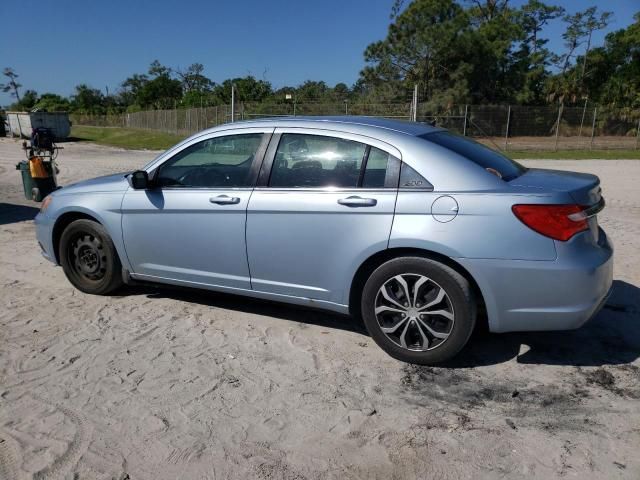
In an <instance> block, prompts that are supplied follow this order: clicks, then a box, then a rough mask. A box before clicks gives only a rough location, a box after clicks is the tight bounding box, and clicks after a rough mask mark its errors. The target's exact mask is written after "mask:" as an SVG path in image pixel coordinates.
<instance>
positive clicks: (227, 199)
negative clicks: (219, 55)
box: [36, 117, 613, 364]
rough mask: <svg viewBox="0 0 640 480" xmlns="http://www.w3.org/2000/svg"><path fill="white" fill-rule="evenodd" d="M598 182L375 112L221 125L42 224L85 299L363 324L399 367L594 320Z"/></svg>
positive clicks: (40, 219)
mask: <svg viewBox="0 0 640 480" xmlns="http://www.w3.org/2000/svg"><path fill="white" fill-rule="evenodd" d="M603 206H604V200H603V198H602V196H601V189H600V182H599V180H598V178H597V177H596V176H593V175H587V174H579V173H567V172H559V171H553V170H540V169H526V168H524V167H522V166H521V165H519V164H517V163H515V162H513V161H511V160H509V159H507V158H506V157H504V156H502V155H500V154H499V153H496V152H494V151H493V150H490V149H489V148H486V147H484V146H482V145H480V144H477V143H475V142H473V141H470V140H468V139H466V138H463V137H459V136H457V135H454V134H452V133H449V132H447V131H446V130H442V129H439V128H435V127H431V126H428V125H424V124H420V123H408V122H400V121H392V120H384V119H373V118H362V117H334V118H326V117H315V118H300V117H297V118H281V119H274V120H260V121H249V122H240V123H233V124H227V125H222V126H219V127H216V128H212V129H210V130H205V131H203V132H200V133H198V134H196V135H194V136H192V137H191V138H189V139H187V140H185V141H183V142H182V143H180V144H178V145H176V146H175V147H173V148H171V149H169V150H167V151H166V152H164V153H162V154H161V155H160V156H158V157H157V158H156V159H155V160H153V161H152V162H151V163H149V164H148V165H147V166H145V167H144V168H143V169H142V170H138V171H135V172H133V173H129V174H119V175H110V176H107V177H102V178H96V179H93V180H88V181H85V182H80V183H77V184H75V185H71V186H68V187H65V188H62V189H60V190H58V191H56V192H54V193H53V194H51V195H50V196H49V197H47V198H46V199H45V201H44V202H43V205H42V210H41V212H40V214H39V215H38V216H37V217H36V225H37V237H38V241H39V243H40V247H41V248H42V251H43V254H44V256H45V257H47V258H48V259H49V260H51V261H52V262H54V263H56V264H58V265H61V266H62V268H63V269H64V272H65V274H66V276H67V278H68V279H69V281H70V282H71V283H72V284H73V285H74V286H75V287H76V288H78V289H79V290H81V291H83V292H86V293H92V294H100V295H105V294H109V293H111V292H113V291H114V290H116V289H117V288H119V287H121V286H122V285H123V283H132V282H136V281H144V282H157V283H165V284H172V285H181V286H190V287H196V288H203V289H211V290H216V291H220V292H228V293H232V294H238V295H247V296H251V297H257V298H262V299H268V300H277V301H282V302H288V303H293V304H298V305H307V306H312V307H319V308H324V309H328V310H332V311H335V312H340V313H345V314H352V315H354V316H360V317H362V319H363V320H364V323H365V325H366V327H367V329H368V331H369V333H370V334H371V337H372V338H373V339H374V340H375V341H376V342H377V343H378V345H380V347H382V348H383V349H384V350H385V351H386V352H388V353H389V354H390V355H392V356H393V357H395V358H397V359H400V360H403V361H406V362H412V363H418V364H433V363H438V362H442V361H445V360H448V359H450V358H451V357H453V356H454V355H456V354H457V353H458V352H459V351H460V350H461V349H462V348H463V347H464V345H465V344H466V343H467V341H468V339H469V336H470V335H471V333H472V331H473V329H474V326H475V325H476V323H477V322H479V321H486V322H487V323H488V327H489V329H490V330H491V331H493V332H508V331H523V330H560V329H571V328H577V327H579V326H581V325H582V324H583V323H584V322H586V321H587V320H588V319H589V318H591V317H592V316H593V315H595V314H596V313H597V312H598V310H599V308H600V307H601V306H602V304H603V303H604V301H605V299H606V297H607V294H608V292H609V290H610V288H611V284H612V270H613V259H612V258H613V257H612V255H613V250H612V247H611V245H610V243H609V241H608V239H607V236H606V235H605V233H604V231H603V230H602V229H601V228H599V227H598V223H597V220H596V214H597V213H598V212H599V211H600V210H601V209H602V208H603Z"/></svg>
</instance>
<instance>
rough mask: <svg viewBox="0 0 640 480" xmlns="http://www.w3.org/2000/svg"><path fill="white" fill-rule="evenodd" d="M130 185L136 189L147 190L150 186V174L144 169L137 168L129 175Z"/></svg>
mask: <svg viewBox="0 0 640 480" xmlns="http://www.w3.org/2000/svg"><path fill="white" fill-rule="evenodd" d="M128 180H129V185H131V188H133V189H135V190H145V189H147V188H149V174H148V173H147V172H145V171H144V170H136V171H135V172H133V173H132V174H131V175H129V177H128Z"/></svg>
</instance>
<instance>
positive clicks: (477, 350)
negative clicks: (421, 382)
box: [443, 280, 640, 368]
mask: <svg viewBox="0 0 640 480" xmlns="http://www.w3.org/2000/svg"><path fill="white" fill-rule="evenodd" d="M638 357H640V288H638V287H636V286H635V285H632V284H630V283H627V282H624V281H621V280H615V281H614V282H613V292H612V294H611V297H610V298H609V300H608V301H607V303H606V305H605V306H604V307H603V308H602V310H600V312H599V313H598V314H597V315H596V316H595V317H594V318H592V319H591V320H590V321H589V322H587V323H586V324H585V325H584V326H583V327H581V328H579V329H577V330H566V331H557V332H518V333H503V334H491V333H484V332H482V333H476V334H475V335H474V336H473V337H472V338H471V340H470V342H469V344H468V345H467V347H466V348H465V349H464V350H463V351H462V352H461V353H460V355H458V356H457V357H456V358H454V359H453V360H452V361H451V362H449V363H448V364H447V365H443V366H446V367H452V368H456V367H474V366H480V365H495V364H498V363H502V362H506V361H508V360H511V359H512V358H515V359H516V361H517V362H518V363H523V364H541V365H573V366H585V367H586V366H601V365H621V364H626V363H631V362H633V361H634V360H636V359H637V358H638Z"/></svg>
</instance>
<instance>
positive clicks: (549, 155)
mask: <svg viewBox="0 0 640 480" xmlns="http://www.w3.org/2000/svg"><path fill="white" fill-rule="evenodd" d="M71 136H72V137H74V139H76V140H81V141H88V142H95V143H99V144H101V145H111V146H114V147H122V148H131V149H148V150H166V149H167V148H169V147H171V146H173V145H175V144H176V143H178V142H179V141H181V140H183V139H184V137H182V136H180V135H174V134H172V133H164V132H156V131H153V130H136V129H132V128H118V127H87V126H84V125H78V126H74V127H72V128H71ZM503 153H505V152H503ZM506 155H507V156H508V157H510V158H513V159H516V160H517V159H522V158H531V159H534V158H535V159H558V160H583V159H588V158H598V159H616V160H617V159H634V160H639V159H640V150H559V151H557V152H554V151H550V150H514V151H507V152H506Z"/></svg>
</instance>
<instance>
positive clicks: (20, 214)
mask: <svg viewBox="0 0 640 480" xmlns="http://www.w3.org/2000/svg"><path fill="white" fill-rule="evenodd" d="M39 211H40V209H39V208H36V207H30V206H28V205H16V204H13V203H0V225H7V224H9V223H17V222H24V221H25V220H33V219H34V218H35V216H36V215H37V214H38V212H39Z"/></svg>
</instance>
